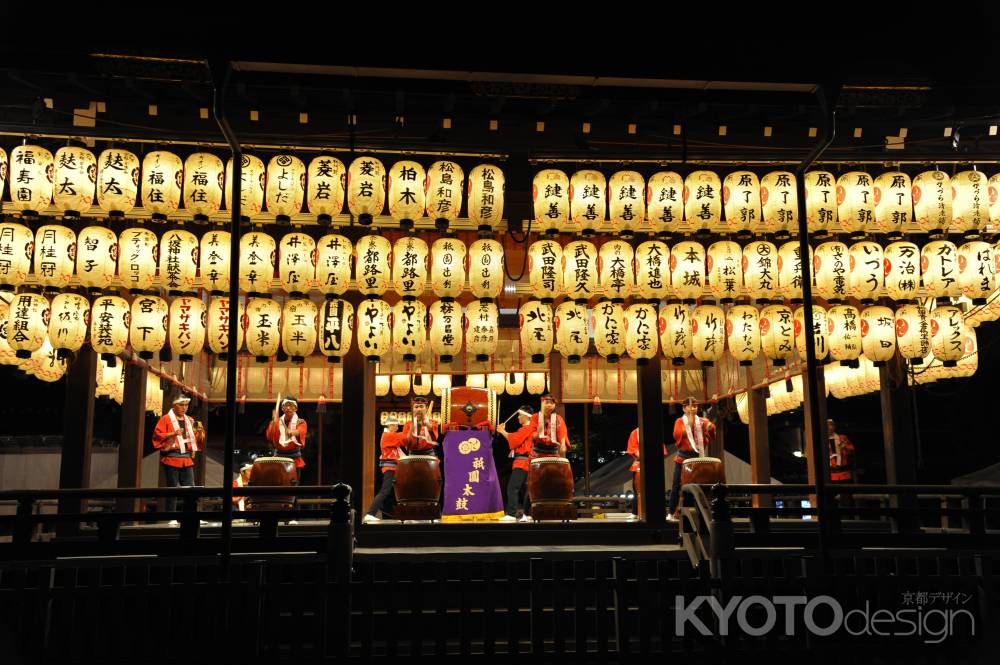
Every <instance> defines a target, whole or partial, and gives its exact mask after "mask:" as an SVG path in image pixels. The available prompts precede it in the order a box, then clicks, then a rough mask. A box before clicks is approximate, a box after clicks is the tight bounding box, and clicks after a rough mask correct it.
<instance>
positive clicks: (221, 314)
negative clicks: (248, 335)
mask: <svg viewBox="0 0 1000 665" xmlns="http://www.w3.org/2000/svg"><path fill="white" fill-rule="evenodd" d="M239 310H240V314H239V316H238V317H237V321H243V320H244V317H245V315H246V305H245V304H243V303H241V304H240V306H239ZM231 322H232V319H231V317H230V316H229V298H228V297H215V298H212V299H211V300H210V301H209V302H208V324H207V326H206V327H207V335H206V337H207V341H208V348H209V350H210V351H211V352H212V353H214V354H217V355H218V356H219V359H220V360H225V358H226V356H227V354H228V352H229V326H230V324H231ZM243 330H244V327H243V325H242V324H241V325H237V326H236V349H237V351H239V349H241V348H242V347H243Z"/></svg>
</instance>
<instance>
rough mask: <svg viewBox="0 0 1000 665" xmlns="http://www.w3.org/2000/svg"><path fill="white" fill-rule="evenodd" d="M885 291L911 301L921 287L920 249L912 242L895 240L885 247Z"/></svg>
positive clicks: (899, 298)
mask: <svg viewBox="0 0 1000 665" xmlns="http://www.w3.org/2000/svg"><path fill="white" fill-rule="evenodd" d="M883 261H884V263H885V293H886V295H887V296H889V297H890V298H892V299H893V300H896V301H898V302H909V301H911V300H913V298H915V297H916V295H917V290H918V289H919V288H920V250H919V249H918V248H917V246H916V245H914V244H913V243H912V242H894V243H891V244H890V245H889V246H887V247H886V248H885V258H884V260H883Z"/></svg>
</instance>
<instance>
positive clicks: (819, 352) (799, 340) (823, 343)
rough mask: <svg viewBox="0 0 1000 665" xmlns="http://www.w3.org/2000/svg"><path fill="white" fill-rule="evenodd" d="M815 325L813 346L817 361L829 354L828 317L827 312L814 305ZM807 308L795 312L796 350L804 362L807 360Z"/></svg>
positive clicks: (813, 327)
mask: <svg viewBox="0 0 1000 665" xmlns="http://www.w3.org/2000/svg"><path fill="white" fill-rule="evenodd" d="M812 309H813V325H812V335H813V346H814V348H815V349H816V353H815V355H814V357H815V358H816V360H823V359H825V358H826V356H827V354H828V353H829V349H828V348H827V346H828V344H827V339H826V338H827V332H828V331H827V326H828V324H827V315H826V310H825V309H824V308H823V307H821V306H819V305H815V304H814V305H813V308H812ZM805 321H806V308H805V307H799V308H798V309H796V310H795V322H794V326H795V350H796V351H798V353H799V358H802V359H803V360H805V359H806V356H807V354H806V325H805Z"/></svg>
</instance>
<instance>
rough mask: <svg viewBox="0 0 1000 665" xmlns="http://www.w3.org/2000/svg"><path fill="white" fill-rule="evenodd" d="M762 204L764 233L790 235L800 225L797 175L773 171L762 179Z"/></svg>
mask: <svg viewBox="0 0 1000 665" xmlns="http://www.w3.org/2000/svg"><path fill="white" fill-rule="evenodd" d="M760 202H761V205H762V207H763V214H764V231H766V232H768V233H776V234H778V235H779V236H780V235H785V236H787V235H788V232H789V231H796V232H797V229H798V223H799V194H798V191H797V190H796V184H795V174H793V173H791V172H789V171H772V172H771V173H768V174H767V175H765V176H764V177H763V178H761V179H760Z"/></svg>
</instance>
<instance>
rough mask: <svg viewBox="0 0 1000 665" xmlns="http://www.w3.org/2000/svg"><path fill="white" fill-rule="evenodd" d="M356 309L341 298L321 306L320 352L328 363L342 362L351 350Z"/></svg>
mask: <svg viewBox="0 0 1000 665" xmlns="http://www.w3.org/2000/svg"><path fill="white" fill-rule="evenodd" d="M353 335H354V307H353V306H352V305H351V303H349V302H347V301H346V300H341V299H339V298H337V299H334V300H326V301H324V302H323V304H322V305H320V306H319V351H320V353H322V354H323V355H324V356H326V357H327V362H340V359H341V358H343V357H344V356H345V355H347V352H348V351H349V350H350V348H351V338H352V337H353Z"/></svg>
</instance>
